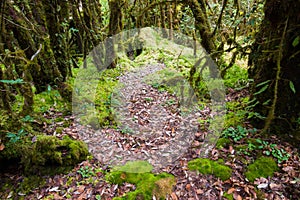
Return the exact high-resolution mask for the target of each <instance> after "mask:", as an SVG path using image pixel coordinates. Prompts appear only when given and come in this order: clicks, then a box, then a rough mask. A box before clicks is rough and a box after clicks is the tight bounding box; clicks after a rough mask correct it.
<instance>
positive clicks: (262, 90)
mask: <svg viewBox="0 0 300 200" xmlns="http://www.w3.org/2000/svg"><path fill="white" fill-rule="evenodd" d="M268 87H269V85H265V86H264V87H262V88H261V89H260V90H259V91H258V92H255V93H254V94H253V95H258V94H260V93H262V92H264V91H265V90H266V89H267V88H268Z"/></svg>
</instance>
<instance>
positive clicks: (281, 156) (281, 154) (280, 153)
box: [256, 139, 290, 163]
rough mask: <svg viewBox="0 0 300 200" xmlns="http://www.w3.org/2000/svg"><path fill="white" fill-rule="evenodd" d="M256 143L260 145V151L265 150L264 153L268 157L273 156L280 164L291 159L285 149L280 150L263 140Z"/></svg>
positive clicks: (257, 140)
mask: <svg viewBox="0 0 300 200" xmlns="http://www.w3.org/2000/svg"><path fill="white" fill-rule="evenodd" d="M256 142H257V143H258V149H262V150H264V151H263V153H264V154H265V155H267V156H269V155H272V156H273V157H274V158H276V159H277V162H278V163H282V162H283V161H287V160H288V159H289V157H290V154H289V153H287V152H286V151H285V150H284V149H279V148H278V147H277V145H276V144H272V143H269V142H267V141H263V140H261V139H256Z"/></svg>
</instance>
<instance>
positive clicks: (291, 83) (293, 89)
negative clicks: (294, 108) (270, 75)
mask: <svg viewBox="0 0 300 200" xmlns="http://www.w3.org/2000/svg"><path fill="white" fill-rule="evenodd" d="M290 88H291V90H292V91H293V92H294V94H295V93H296V89H295V86H294V83H293V82H292V81H290Z"/></svg>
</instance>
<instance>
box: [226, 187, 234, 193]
mask: <svg viewBox="0 0 300 200" xmlns="http://www.w3.org/2000/svg"><path fill="white" fill-rule="evenodd" d="M234 191H235V188H230V189H229V190H228V191H227V194H232V193H233V192H234Z"/></svg>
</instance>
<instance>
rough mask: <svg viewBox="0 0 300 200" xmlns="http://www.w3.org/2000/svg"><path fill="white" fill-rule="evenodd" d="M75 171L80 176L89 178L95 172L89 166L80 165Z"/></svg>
mask: <svg viewBox="0 0 300 200" xmlns="http://www.w3.org/2000/svg"><path fill="white" fill-rule="evenodd" d="M77 173H78V174H80V175H81V176H82V178H89V177H91V176H94V175H95V172H94V171H93V170H92V169H91V168H90V167H89V166H85V167H80V169H79V170H77Z"/></svg>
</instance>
